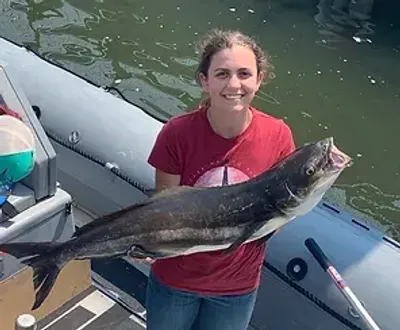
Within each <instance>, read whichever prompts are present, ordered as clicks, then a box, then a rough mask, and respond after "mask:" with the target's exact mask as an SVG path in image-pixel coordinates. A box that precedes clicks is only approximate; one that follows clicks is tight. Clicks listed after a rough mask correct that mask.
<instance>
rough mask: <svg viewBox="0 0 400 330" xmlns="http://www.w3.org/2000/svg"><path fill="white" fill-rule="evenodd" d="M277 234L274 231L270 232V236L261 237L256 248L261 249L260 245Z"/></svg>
mask: <svg viewBox="0 0 400 330" xmlns="http://www.w3.org/2000/svg"><path fill="white" fill-rule="evenodd" d="M275 233H276V230H274V231H272V232H270V233H269V234H267V235H265V236H264V237H261V238H260V239H258V240H257V244H256V246H257V247H259V246H260V245H262V244H264V243H265V242H267V241H268V240H269V239H270V238H271V237H272V236H273V235H274V234H275Z"/></svg>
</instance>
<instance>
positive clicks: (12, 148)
mask: <svg viewBox="0 0 400 330" xmlns="http://www.w3.org/2000/svg"><path fill="white" fill-rule="evenodd" d="M34 163H35V140H34V136H33V134H32V131H31V130H30V128H29V126H28V125H26V124H25V123H23V122H22V121H21V120H19V119H16V118H14V117H11V116H7V115H2V116H0V188H1V187H3V186H9V185H12V184H13V183H16V182H18V181H20V180H22V179H23V178H25V177H26V176H28V175H29V173H31V171H32V169H33V166H34ZM0 191H1V189H0Z"/></svg>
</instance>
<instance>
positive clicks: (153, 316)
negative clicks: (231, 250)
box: [146, 272, 257, 330]
mask: <svg viewBox="0 0 400 330" xmlns="http://www.w3.org/2000/svg"><path fill="white" fill-rule="evenodd" d="M256 298H257V290H254V291H252V292H251V293H249V294H244V295H229V296H204V295H200V294H197V293H190V292H185V291H180V290H176V289H174V288H170V287H167V286H165V285H163V284H162V283H160V282H159V281H158V280H157V279H156V278H155V276H154V275H152V273H151V272H150V276H149V281H148V284H147V293H146V310H147V330H194V329H195V330H214V329H215V330H246V329H247V326H248V324H249V322H250V318H251V315H252V313H253V308H254V304H255V301H256Z"/></svg>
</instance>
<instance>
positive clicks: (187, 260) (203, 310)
mask: <svg viewBox="0 0 400 330" xmlns="http://www.w3.org/2000/svg"><path fill="white" fill-rule="evenodd" d="M199 53H200V55H201V57H200V64H199V67H198V70H197V77H196V78H197V79H198V82H199V83H200V84H201V86H202V88H203V90H204V92H205V93H207V94H208V98H207V100H206V101H205V102H202V103H201V104H200V105H199V107H198V108H197V109H195V110H194V111H192V112H190V113H185V114H182V115H180V116H177V117H174V118H172V119H170V120H169V121H168V122H167V123H166V124H165V125H164V127H163V128H162V130H161V132H160V133H159V135H158V137H157V140H156V143H155V145H154V148H153V150H152V152H151V154H150V156H149V159H148V161H149V163H150V164H151V165H152V166H154V167H155V168H156V189H157V190H161V189H164V188H168V187H173V186H176V185H188V186H214V185H224V184H232V183H236V182H240V181H244V180H247V179H249V178H251V177H254V176H255V175H258V174H259V173H261V172H263V171H265V170H266V169H268V168H270V167H271V166H272V165H273V164H274V163H276V162H277V161H279V160H280V159H281V158H283V157H285V156H286V155H287V154H289V153H290V152H292V151H293V150H294V142H293V138H292V134H291V131H290V128H289V127H288V126H287V125H286V124H285V123H284V122H283V121H282V120H281V119H276V118H273V117H272V116H269V115H267V114H264V113H263V112H260V111H259V110H257V109H255V108H254V107H252V106H251V105H250V103H251V101H252V100H253V98H254V95H255V93H256V92H257V91H258V89H259V88H260V85H261V83H262V81H263V79H264V76H265V75H266V74H268V69H269V63H268V61H267V59H266V56H265V55H264V53H263V51H262V50H261V49H260V48H259V47H258V46H257V45H256V43H255V42H254V41H253V40H252V39H251V38H250V37H248V36H246V35H244V34H242V33H240V32H237V31H221V30H212V31H210V32H209V33H208V34H207V35H206V36H205V38H204V39H203V43H202V47H201V49H200V52H199ZM264 254H265V244H262V245H261V246H257V245H256V243H255V242H253V243H248V244H243V245H242V246H241V247H240V248H239V249H237V251H236V252H234V253H233V254H227V255H222V254H221V252H220V251H215V252H207V253H196V254H192V255H188V256H181V257H175V258H170V259H165V260H157V261H155V262H154V263H152V265H151V272H150V277H149V282H148V289H147V300H146V308H147V329H148V330H164V329H165V330H189V329H191V327H192V326H193V327H196V328H197V329H202V330H203V329H204V330H212V329H218V330H228V329H231V330H245V329H246V328H247V326H248V324H249V321H250V318H251V315H252V312H253V308H254V304H255V300H256V295H257V288H258V285H259V281H260V273H261V267H262V263H263V259H264Z"/></svg>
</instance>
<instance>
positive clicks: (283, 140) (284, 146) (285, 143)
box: [279, 122, 296, 160]
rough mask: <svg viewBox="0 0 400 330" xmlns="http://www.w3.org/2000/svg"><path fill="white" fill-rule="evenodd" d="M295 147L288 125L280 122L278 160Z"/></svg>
mask: <svg viewBox="0 0 400 330" xmlns="http://www.w3.org/2000/svg"><path fill="white" fill-rule="evenodd" d="M295 149H296V145H295V143H294V140H293V134H292V131H291V129H290V127H289V126H288V125H287V124H286V123H285V122H282V125H281V132H280V152H279V160H282V159H283V158H285V157H286V156H288V155H289V154H291V153H292V152H293V151H294V150H295Z"/></svg>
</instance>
